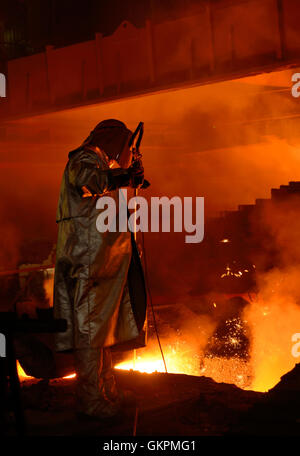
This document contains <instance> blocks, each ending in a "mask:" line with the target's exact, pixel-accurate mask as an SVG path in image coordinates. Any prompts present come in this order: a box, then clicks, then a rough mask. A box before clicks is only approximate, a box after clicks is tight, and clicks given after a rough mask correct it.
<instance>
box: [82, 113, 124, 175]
mask: <svg viewBox="0 0 300 456" xmlns="http://www.w3.org/2000/svg"><path fill="white" fill-rule="evenodd" d="M131 137H132V131H130V130H129V129H128V128H127V127H126V125H125V124H124V123H123V122H121V121H120V120H116V119H107V120H103V121H102V122H100V123H98V124H97V125H96V127H95V128H94V130H92V131H91V132H90V134H89V136H88V137H87V138H86V140H85V141H84V142H83V144H82V146H87V145H92V146H97V147H99V149H101V150H103V151H104V152H105V153H106V155H107V156H108V158H109V159H110V160H116V161H117V162H118V163H119V165H120V166H121V168H128V166H129V165H130V163H131V159H132V152H131V150H130V147H129V142H130V139H131Z"/></svg>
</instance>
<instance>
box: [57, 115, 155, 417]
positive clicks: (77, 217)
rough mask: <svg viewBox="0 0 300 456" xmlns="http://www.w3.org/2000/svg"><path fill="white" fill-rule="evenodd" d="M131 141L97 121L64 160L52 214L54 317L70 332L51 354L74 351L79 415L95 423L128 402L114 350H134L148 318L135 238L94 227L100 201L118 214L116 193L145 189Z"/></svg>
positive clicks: (119, 126) (121, 130)
mask: <svg viewBox="0 0 300 456" xmlns="http://www.w3.org/2000/svg"><path fill="white" fill-rule="evenodd" d="M131 138H132V132H131V131H130V130H128V129H127V127H126V126H125V125H124V123H122V122H120V121H118V120H114V119H109V120H104V121H102V122H100V123H99V124H98V125H97V126H96V127H95V128H94V130H93V131H92V132H91V133H90V135H89V136H88V138H87V139H86V140H85V141H84V142H83V144H82V145H81V146H80V147H79V148H78V149H76V150H73V151H72V152H70V153H69V160H68V163H67V165H66V168H65V171H64V174H63V178H62V183H61V188H60V196H59V202H58V208H57V219H56V221H57V223H58V239H57V252H56V266H55V281H54V316H55V317H56V318H65V319H66V320H67V322H68V329H67V331H66V332H65V333H59V334H57V335H56V350H57V351H60V352H62V351H69V350H72V351H74V360H75V370H76V374H77V380H76V381H77V387H76V398H77V410H78V412H79V413H80V414H83V415H84V416H88V417H94V418H97V419H98V418H99V419H105V418H109V417H113V416H116V415H117V414H118V413H119V411H120V408H121V405H122V401H124V400H125V399H126V395H125V394H124V393H123V394H122V393H121V392H120V391H118V390H117V387H116V382H115V379H114V375H113V369H112V363H111V348H113V349H120V350H122V349H132V348H136V347H138V346H139V336H140V334H141V333H142V330H143V325H144V321H145V316H146V291H145V284H144V276H143V270H142V266H141V263H140V258H139V254H138V251H137V248H136V244H135V241H134V238H133V234H132V233H131V232H130V231H127V232H119V231H118V230H116V232H110V231H106V232H105V233H100V232H99V231H98V230H97V228H96V219H97V216H98V215H99V210H97V209H96V203H97V200H98V198H101V197H103V196H104V195H105V196H107V195H109V196H111V197H112V198H114V199H115V201H116V208H117V211H118V207H119V204H118V198H119V191H118V189H119V188H121V187H133V188H139V187H141V186H142V185H143V182H144V169H143V166H142V162H141V160H140V159H138V160H135V161H134V162H133V163H132V150H131V148H130V145H129V144H130V140H131ZM113 164H117V167H116V166H113ZM116 216H118V213H117V214H116Z"/></svg>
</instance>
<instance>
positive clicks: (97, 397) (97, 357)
mask: <svg viewBox="0 0 300 456" xmlns="http://www.w3.org/2000/svg"><path fill="white" fill-rule="evenodd" d="M74 361H75V370H76V374H77V375H76V402H77V412H78V416H79V417H81V418H92V419H100V420H101V419H103V420H104V419H108V418H113V417H116V416H117V415H118V413H119V412H120V406H119V404H118V403H114V402H112V401H110V400H108V398H107V397H106V395H105V392H104V382H103V378H102V377H101V370H102V363H103V349H99V348H91V347H89V348H85V349H81V350H75V353H74Z"/></svg>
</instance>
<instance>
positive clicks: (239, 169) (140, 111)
mask: <svg viewBox="0 0 300 456" xmlns="http://www.w3.org/2000/svg"><path fill="white" fill-rule="evenodd" d="M288 78H289V75H287V76H286V79H288ZM273 79H274V80H276V75H274V78H273ZM273 82H274V81H273ZM271 89H272V90H270V87H269V86H267V85H265V84H264V81H261V79H259V80H257V78H255V77H253V78H248V79H247V81H246V82H243V81H242V80H238V81H232V82H224V83H219V84H213V85H210V86H203V87H194V88H189V89H181V90H177V91H169V92H162V93H157V94H153V95H147V96H144V97H137V98H132V99H128V100H123V101H118V102H114V103H106V104H103V105H98V106H90V107H82V108H77V109H74V110H69V111H63V112H58V113H54V114H48V115H44V116H39V117H35V118H31V119H27V120H23V121H15V122H11V123H8V124H7V125H6V133H5V134H6V137H5V138H4V140H3V141H2V145H1V146H2V147H1V168H0V169H1V183H0V185H1V193H2V199H1V208H0V211H1V220H2V225H1V233H2V239H3V241H4V242H3V244H4V249H2V255H1V258H0V259H1V269H5V268H11V267H14V266H15V265H17V264H18V263H19V262H20V261H24V258H22V259H21V258H20V249H21V247H22V246H24V244H28V243H29V242H32V241H38V240H46V241H51V242H52V243H55V240H56V224H55V210H56V204H57V198H58V193H59V185H60V179H61V176H62V172H63V169H64V166H65V163H66V161H67V153H68V151H69V150H71V149H73V148H75V147H76V146H78V145H79V144H80V143H81V142H82V140H83V139H84V138H85V137H86V136H87V134H88V133H89V131H90V130H91V129H92V128H93V127H94V126H95V124H96V123H98V122H99V121H100V120H102V119H105V118H112V117H113V118H117V119H120V120H123V121H124V122H125V123H126V124H127V125H128V126H129V128H131V129H134V128H135V126H136V124H137V123H138V121H140V120H143V121H144V122H145V135H144V139H143V144H142V146H143V147H142V152H143V161H144V167H145V170H146V178H147V179H149V180H150V181H151V187H150V188H149V189H148V190H146V191H143V193H141V194H143V195H144V196H146V197H150V196H169V197H172V196H175V195H178V196H181V197H184V196H204V197H205V216H206V218H209V217H210V216H211V215H216V213H218V212H219V211H224V210H234V209H236V208H237V205H238V204H251V203H253V202H254V200H255V198H266V197H269V196H270V189H271V188H272V187H274V186H277V187H278V186H279V185H280V184H286V183H287V182H288V181H290V180H298V179H299V178H300V176H299V173H300V158H299V154H298V144H299V142H300V139H299V137H298V132H297V128H296V125H297V122H298V120H297V117H294V115H295V114H296V116H297V112H296V111H297V104H296V103H297V100H295V99H293V98H292V97H291V95H290V92H289V90H287V89H285V90H277V88H276V90H273V89H274V87H271ZM289 114H292V117H291V118H289V119H287V118H286V117H287V115H289ZM205 235H206V234H205ZM184 236H185V233H182V234H181V233H180V234H178V233H175V234H174V233H170V234H169V233H146V234H145V244H146V249H147V258H148V263H149V266H148V267H149V276H150V282H151V287H152V288H153V292H154V293H155V295H156V296H157V298H158V299H159V298H160V297H161V298H164V299H170V298H171V297H173V296H178V295H185V294H186V293H189V291H190V290H191V288H193V286H194V285H195V284H196V283H197V281H198V279H199V274H201V271H200V270H199V261H198V260H199V251H198V248H197V245H188V244H186V243H185V242H184ZM42 253H43V255H44V256H46V252H42Z"/></svg>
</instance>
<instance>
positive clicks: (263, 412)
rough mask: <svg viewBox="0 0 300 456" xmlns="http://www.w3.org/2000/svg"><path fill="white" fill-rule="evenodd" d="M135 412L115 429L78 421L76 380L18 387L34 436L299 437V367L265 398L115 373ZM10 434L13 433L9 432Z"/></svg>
mask: <svg viewBox="0 0 300 456" xmlns="http://www.w3.org/2000/svg"><path fill="white" fill-rule="evenodd" d="M116 376H117V381H118V384H119V386H120V387H121V388H125V389H131V390H133V391H134V392H135V394H136V396H137V399H138V410H135V409H134V408H133V409H128V410H127V411H126V413H125V414H124V417H122V420H121V421H120V422H119V423H118V424H115V425H113V426H112V425H111V424H110V425H109V426H108V425H105V424H103V423H98V422H82V421H78V420H77V418H76V415H75V404H74V387H75V380H74V379H59V380H55V381H51V382H50V383H49V384H48V385H47V384H46V383H44V382H36V381H28V380H27V381H26V382H23V383H22V395H23V402H24V406H25V413H26V418H27V423H28V434H29V435H32V436H132V435H133V433H134V427H135V424H136V435H137V436H139V435H143V436H167V435H169V436H170V435H178V436H222V435H228V434H229V435H261V436H265V435H274V436H275V435H276V436H278V435H298V436H299V435H300V407H299V406H300V364H298V365H296V366H295V368H294V369H293V370H292V371H291V372H290V373H288V374H286V375H285V376H284V377H283V378H282V379H281V382H280V383H279V384H278V385H276V387H275V388H273V389H272V390H271V391H270V392H268V393H258V392H253V391H245V390H242V389H239V388H238V387H236V386H234V385H229V384H225V383H216V382H215V381H213V380H212V379H210V378H206V377H193V376H188V375H178V374H159V373H154V374H142V373H138V372H132V371H131V372H127V371H117V372H116ZM9 433H10V434H13V428H11V430H9Z"/></svg>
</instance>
